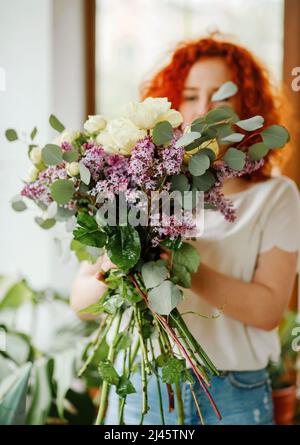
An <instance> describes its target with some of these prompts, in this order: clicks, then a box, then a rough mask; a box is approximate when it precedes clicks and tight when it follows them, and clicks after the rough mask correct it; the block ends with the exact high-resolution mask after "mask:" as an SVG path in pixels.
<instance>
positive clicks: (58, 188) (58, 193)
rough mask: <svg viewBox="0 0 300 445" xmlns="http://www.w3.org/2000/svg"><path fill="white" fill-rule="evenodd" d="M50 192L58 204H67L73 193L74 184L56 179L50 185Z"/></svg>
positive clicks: (67, 180) (68, 180) (69, 180)
mask: <svg viewBox="0 0 300 445" xmlns="http://www.w3.org/2000/svg"><path fill="white" fill-rule="evenodd" d="M50 192H51V196H52V198H53V199H54V201H56V202H57V203H58V204H60V205H63V204H67V203H68V202H69V201H70V200H71V198H72V197H73V194H74V192H75V187H74V183H73V181H72V180H71V179H57V180H56V181H54V182H53V184H51V186H50Z"/></svg>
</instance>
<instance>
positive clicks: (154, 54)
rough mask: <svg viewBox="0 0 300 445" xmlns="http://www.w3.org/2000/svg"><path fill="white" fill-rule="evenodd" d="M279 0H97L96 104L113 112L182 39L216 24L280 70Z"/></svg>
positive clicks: (99, 109)
mask: <svg viewBox="0 0 300 445" xmlns="http://www.w3.org/2000/svg"><path fill="white" fill-rule="evenodd" d="M283 9H284V1H283V0H247V1H245V0H226V1H224V0H126V1H124V0H97V18H96V24H97V36H96V79H97V86H96V95H97V97H96V106H97V112H101V113H105V114H107V115H109V116H113V115H115V114H116V113H118V112H120V110H121V107H122V105H123V104H125V103H126V102H128V101H129V100H133V99H137V98H138V85H139V84H140V82H141V81H142V80H144V79H145V78H148V77H149V76H150V75H151V73H152V72H154V71H155V70H157V69H158V68H159V67H160V66H161V65H162V64H164V63H165V62H166V61H167V60H168V58H169V55H170V52H171V51H172V49H173V48H174V46H175V45H176V44H177V43H178V42H179V41H181V40H185V39H188V38H195V37H196V38H197V37H201V36H204V35H205V34H207V33H208V32H211V31H215V30H219V31H221V32H222V33H225V34H227V35H228V37H230V38H231V39H233V40H234V41H236V42H237V43H240V44H242V45H244V46H246V47H247V48H249V49H250V50H251V51H253V53H254V54H256V55H257V56H258V57H259V58H260V59H261V60H263V61H264V63H265V64H266V65H267V67H268V68H269V70H270V71H271V73H272V75H273V77H274V78H275V79H277V80H280V79H281V75H282V59H283Z"/></svg>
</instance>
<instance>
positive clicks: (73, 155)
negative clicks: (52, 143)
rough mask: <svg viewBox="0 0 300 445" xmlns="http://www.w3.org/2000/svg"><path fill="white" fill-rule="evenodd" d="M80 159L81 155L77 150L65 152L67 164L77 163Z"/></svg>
mask: <svg viewBox="0 0 300 445" xmlns="http://www.w3.org/2000/svg"><path fill="white" fill-rule="evenodd" d="M78 158H79V153H78V151H76V150H70V151H64V152H63V159H64V161H66V162H75V161H77V160H78Z"/></svg>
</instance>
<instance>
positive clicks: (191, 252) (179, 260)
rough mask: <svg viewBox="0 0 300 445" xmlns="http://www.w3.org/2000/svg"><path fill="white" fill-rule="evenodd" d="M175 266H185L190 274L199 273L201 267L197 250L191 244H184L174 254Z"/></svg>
mask: <svg viewBox="0 0 300 445" xmlns="http://www.w3.org/2000/svg"><path fill="white" fill-rule="evenodd" d="M173 264H180V265H182V266H185V267H186V268H187V270H188V271H189V272H197V270H198V267H199V265H200V257H199V253H198V251H197V249H196V248H195V247H194V246H192V245H191V244H189V243H182V244H181V246H180V248H179V249H178V250H176V251H175V252H174V255H173Z"/></svg>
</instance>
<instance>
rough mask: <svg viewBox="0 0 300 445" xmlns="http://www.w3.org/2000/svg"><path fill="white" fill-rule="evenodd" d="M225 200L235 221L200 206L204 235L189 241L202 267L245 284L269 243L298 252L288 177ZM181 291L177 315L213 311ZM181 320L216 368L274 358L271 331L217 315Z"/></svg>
mask: <svg viewBox="0 0 300 445" xmlns="http://www.w3.org/2000/svg"><path fill="white" fill-rule="evenodd" d="M228 198H230V199H231V200H232V201H233V203H234V206H235V208H236V213H237V218H236V220H235V221H234V222H233V223H232V222H228V221H226V220H225V219H224V217H223V215H222V214H221V213H220V212H218V211H214V210H205V214H204V233H203V235H202V236H201V238H199V239H197V240H196V241H191V244H193V245H194V246H195V247H196V248H197V250H198V251H199V254H200V257H201V261H202V262H203V263H205V264H206V265H207V266H210V267H212V268H213V269H215V270H216V271H219V272H222V273H224V274H227V275H230V276H232V277H235V278H237V279H241V280H243V281H246V282H250V281H251V280H252V277H253V274H254V271H255V265H256V261H257V258H258V255H259V254H260V253H261V252H265V251H268V250H270V249H272V247H274V246H276V247H279V248H281V249H283V250H285V251H289V252H295V251H298V252H299V251H300V200H299V192H298V189H297V187H296V185H295V183H294V182H293V181H292V180H291V179H289V178H287V177H285V176H279V177H274V178H271V179H269V180H267V181H264V182H259V183H256V184H254V185H253V186H250V188H248V189H246V190H245V191H242V192H239V193H234V194H231V195H228ZM299 264H300V258H299V255H298V265H299ZM200 267H201V266H200ZM299 269H300V268H299V266H298V271H299ZM184 295H185V298H184V300H183V301H182V302H181V303H180V304H179V306H178V309H179V311H180V312H181V313H184V312H187V311H193V312H196V313H201V314H204V315H208V316H211V315H213V314H218V313H219V311H218V310H217V309H215V308H213V307H212V306H211V305H210V304H209V303H208V302H207V301H206V300H204V299H203V298H201V295H196V294H194V293H193V292H192V291H191V290H190V289H185V290H184ZM240 298H243V295H241V296H240ZM183 318H184V319H185V321H186V323H187V325H188V327H189V329H190V331H191V332H192V334H193V335H194V337H195V338H196V339H197V340H198V341H199V343H200V344H201V346H202V347H203V348H204V350H205V351H206V353H207V354H208V356H209V357H210V358H211V360H212V361H213V363H214V364H215V365H216V367H217V368H218V369H219V370H224V371H225V370H239V371H245V370H256V369H261V368H264V367H266V366H267V364H268V362H269V360H272V361H277V360H278V358H279V354H280V343H279V338H278V334H277V329H274V330H272V331H264V330H262V329H258V328H255V327H252V326H247V325H245V324H243V323H242V322H240V321H237V320H234V319H233V318H230V317H229V316H226V315H225V314H223V313H221V315H220V316H219V317H218V318H214V319H206V318H203V317H199V316H197V315H194V314H186V315H184V316H183Z"/></svg>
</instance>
